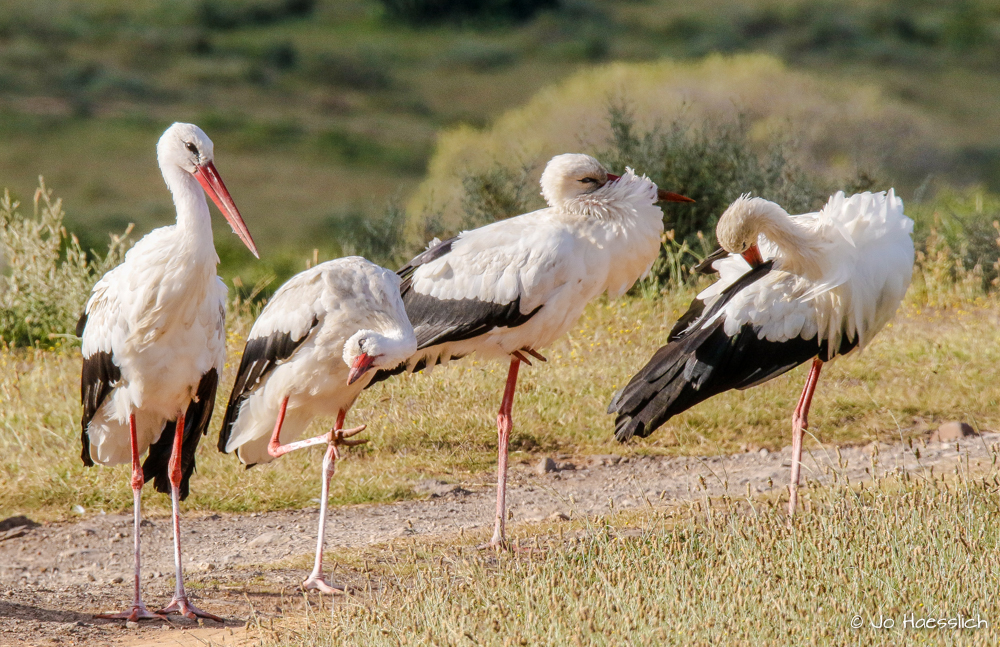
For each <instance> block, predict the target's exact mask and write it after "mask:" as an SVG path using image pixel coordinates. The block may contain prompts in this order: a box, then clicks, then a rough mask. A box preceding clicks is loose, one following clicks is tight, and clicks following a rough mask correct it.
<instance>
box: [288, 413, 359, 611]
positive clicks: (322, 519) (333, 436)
mask: <svg viewBox="0 0 1000 647" xmlns="http://www.w3.org/2000/svg"><path fill="white" fill-rule="evenodd" d="M346 413H347V412H346V411H344V410H343V409H342V410H341V411H340V413H339V414H338V415H337V424H336V426H335V427H334V428H333V430H332V431H330V433H329V434H327V437H328V438H329V444H328V445H327V448H326V455H325V456H323V490H322V493H321V494H320V500H319V532H318V533H317V537H316V562H315V563H314V564H313V570H312V573H310V574H309V577H307V578H306V579H305V581H304V582H302V588H304V589H306V590H307V591H308V590H310V589H315V590H318V591H322V592H323V593H330V594H331V595H332V594H333V593H338V592H341V591H345V590H346V589H345V588H344V587H343V586H342V585H340V584H330V582H328V581H327V579H326V578H325V577H324V576H323V543H324V540H325V538H326V508H327V504H328V500H329V498H330V479H332V478H333V473H334V471H335V469H336V463H337V461H338V460H340V451H339V450H338V449H337V448H338V447H339V446H341V445H347V446H351V445H360V444H362V443H365V442H368V441H366V440H347V438H349V437H350V436H353V435H355V434H357V433H359V432H360V431H361V430H362V429H364V427H363V426H362V427H360V428H358V429H350V430H348V431H342V429H343V427H344V415H345V414H346Z"/></svg>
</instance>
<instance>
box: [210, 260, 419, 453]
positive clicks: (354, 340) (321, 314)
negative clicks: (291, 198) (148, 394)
mask: <svg viewBox="0 0 1000 647" xmlns="http://www.w3.org/2000/svg"><path fill="white" fill-rule="evenodd" d="M268 340H272V341H271V342H269V341H268ZM252 348H257V349H259V350H256V351H255V350H251V349H252ZM416 348H417V343H416V340H415V338H414V336H413V328H412V327H411V326H410V322H409V320H408V319H407V318H406V311H405V309H404V307H403V301H402V298H401V297H400V294H399V277H398V276H396V275H395V274H394V273H393V272H391V271H389V270H387V269H384V268H382V267H379V266H377V265H375V264H374V263H371V262H369V261H367V260H365V259H363V258H359V257H348V258H341V259H337V260H333V261H328V262H325V263H320V264H319V265H317V266H315V267H313V268H311V269H308V270H306V271H305V272H301V273H299V274H297V275H295V276H294V277H292V278H291V279H290V280H289V281H288V282H287V283H285V284H284V285H283V286H281V288H280V289H279V290H278V291H277V292H275V294H274V296H273V297H272V298H271V300H270V301H269V302H268V304H267V306H266V307H265V308H264V310H263V311H262V312H261V314H260V317H259V318H258V319H257V321H256V322H255V323H254V325H253V328H252V329H251V331H250V336H249V338H248V339H247V352H246V354H245V357H244V360H243V362H242V364H241V366H240V375H239V376H238V377H237V385H236V389H235V390H234V392H233V397H232V398H231V399H230V409H231V411H227V413H226V419H225V421H224V422H223V434H224V435H225V437H224V438H223V439H222V441H220V449H222V450H224V451H226V452H231V451H234V450H235V451H237V455H238V456H239V459H240V460H241V461H242V462H244V463H247V464H251V465H253V464H256V463H266V462H269V461H271V460H272V457H271V455H270V454H268V450H267V445H268V441H269V440H270V437H271V434H272V431H273V429H274V427H275V422H276V420H277V416H278V411H279V409H280V404H281V401H282V399H283V398H285V397H287V398H288V404H287V409H286V414H285V419H284V422H283V424H282V426H281V434H280V441H281V442H282V443H283V444H284V443H289V442H291V441H294V440H295V439H297V438H298V437H299V436H300V435H301V434H302V432H303V431H305V429H306V427H308V425H309V423H310V421H312V419H313V418H315V417H316V416H336V415H338V413H340V412H341V411H344V412H346V411H347V410H348V409H350V407H351V406H352V405H353V404H354V401H355V400H356V399H357V397H358V395H359V394H360V393H361V391H362V390H363V389H364V387H365V386H367V385H368V382H369V381H370V380H371V377H372V375H373V373H367V374H366V375H364V376H362V377H361V378H360V379H358V380H357V381H355V382H354V383H353V384H348V383H347V382H348V374H349V372H350V369H351V366H352V364H353V363H354V361H355V359H356V358H357V357H358V356H359V355H360V354H361V353H362V352H364V353H366V354H367V355H369V356H371V357H373V358H376V359H375V363H374V364H373V367H374V368H392V367H395V366H396V365H398V364H399V363H400V362H402V361H403V360H405V359H406V358H407V357H409V356H410V355H412V354H413V353H414V352H416ZM268 349H277V350H268ZM281 349H284V350H281ZM285 352H289V354H288V356H287V357H282V355H284V353H285ZM255 363H257V364H258V365H259V366H263V363H266V368H264V369H263V373H262V374H261V375H260V376H259V377H253V375H254V373H253V371H254V365H255ZM245 376H247V377H249V378H250V379H249V380H248V383H246V384H244V385H242V387H241V383H240V380H241V379H246V378H245Z"/></svg>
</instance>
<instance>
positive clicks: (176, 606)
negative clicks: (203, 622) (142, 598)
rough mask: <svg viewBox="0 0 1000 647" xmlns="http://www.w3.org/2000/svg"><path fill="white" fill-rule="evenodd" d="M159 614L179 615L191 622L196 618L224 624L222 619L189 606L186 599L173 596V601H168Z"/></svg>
mask: <svg viewBox="0 0 1000 647" xmlns="http://www.w3.org/2000/svg"><path fill="white" fill-rule="evenodd" d="M160 613H162V614H168V613H179V614H181V615H182V616H184V617H185V618H190V619H191V620H196V619H198V618H208V619H209V620H215V621H216V622H225V620H223V619H222V618H220V617H219V616H217V615H213V614H211V613H209V612H208V611H202V610H201V609H199V608H198V607H196V606H194V605H193V604H191V602H189V601H188V599H187V598H186V597H181V598H179V597H177V596H176V595H175V596H174V599H173V600H171V601H170V604H168V605H167V606H165V607H163V608H162V609H160Z"/></svg>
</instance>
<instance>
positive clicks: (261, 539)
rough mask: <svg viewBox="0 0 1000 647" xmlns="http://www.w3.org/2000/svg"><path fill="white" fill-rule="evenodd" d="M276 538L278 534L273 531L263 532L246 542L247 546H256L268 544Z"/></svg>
mask: <svg viewBox="0 0 1000 647" xmlns="http://www.w3.org/2000/svg"><path fill="white" fill-rule="evenodd" d="M277 538H278V534H277V533H274V532H265V533H264V534H262V535H260V536H258V537H257V538H256V539H253V540H251V541H250V542H249V543H248V544H247V547H248V548H256V547H257V546H263V545H265V544H270V543H272V542H274V540H275V539H277Z"/></svg>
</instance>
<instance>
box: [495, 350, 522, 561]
mask: <svg viewBox="0 0 1000 647" xmlns="http://www.w3.org/2000/svg"><path fill="white" fill-rule="evenodd" d="M520 366H521V360H519V359H518V358H517V357H512V358H511V360H510V370H509V371H508V372H507V386H506V387H505V388H504V391H503V402H501V403H500V412H499V413H497V452H498V457H497V516H496V520H495V522H494V525H493V538H492V539H490V543H489V544H487V546H488V547H491V548H500V547H503V546H505V545H506V543H507V539H506V536H505V533H504V527H505V525H506V524H505V521H506V515H507V450H508V445H509V444H510V432H511V430H512V429H513V428H514V421H513V420H512V419H511V410H512V409H513V408H514V389H515V388H516V387H517V370H518V368H520Z"/></svg>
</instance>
